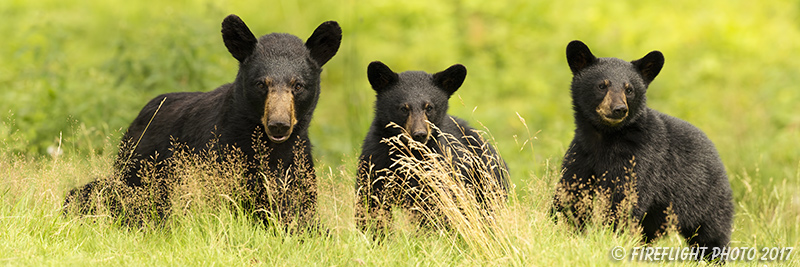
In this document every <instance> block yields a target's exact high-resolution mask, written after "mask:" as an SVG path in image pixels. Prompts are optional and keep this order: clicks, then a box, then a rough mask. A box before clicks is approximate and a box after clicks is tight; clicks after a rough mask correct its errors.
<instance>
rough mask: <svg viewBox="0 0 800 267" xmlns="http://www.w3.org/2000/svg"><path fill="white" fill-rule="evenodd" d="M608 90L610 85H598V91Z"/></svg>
mask: <svg viewBox="0 0 800 267" xmlns="http://www.w3.org/2000/svg"><path fill="white" fill-rule="evenodd" d="M606 88H608V85H607V84H606V83H605V82H604V83H601V84H598V85H597V89H600V90H605V89H606Z"/></svg>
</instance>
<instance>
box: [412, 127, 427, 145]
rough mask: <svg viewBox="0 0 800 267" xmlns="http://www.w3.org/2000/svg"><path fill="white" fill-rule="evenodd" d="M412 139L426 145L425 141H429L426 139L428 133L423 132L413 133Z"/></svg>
mask: <svg viewBox="0 0 800 267" xmlns="http://www.w3.org/2000/svg"><path fill="white" fill-rule="evenodd" d="M411 138H413V139H414V141H417V142H420V143H424V142H425V141H427V140H425V139H427V138H428V132H426V131H422V130H420V131H414V132H413V133H411Z"/></svg>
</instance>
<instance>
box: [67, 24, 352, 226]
mask: <svg viewBox="0 0 800 267" xmlns="http://www.w3.org/2000/svg"><path fill="white" fill-rule="evenodd" d="M222 38H223V41H224V43H225V46H226V47H227V48H228V51H229V52H230V53H231V55H232V56H233V57H234V58H235V59H237V60H238V61H239V71H238V74H237V75H236V79H235V80H234V82H233V83H230V84H225V85H222V86H220V87H219V88H217V89H216V90H213V91H210V92H181V93H168V94H164V95H160V96H158V97H156V98H154V99H153V100H151V101H150V102H149V103H147V105H145V107H144V108H143V109H142V111H141V112H140V113H139V115H138V116H137V117H136V119H134V121H133V122H132V123H131V125H130V127H128V130H127V132H126V133H125V135H124V136H123V137H122V141H121V143H122V144H121V146H120V153H119V155H118V158H117V160H116V163H115V171H116V173H117V174H116V175H115V176H116V177H114V178H112V179H118V181H120V183H124V185H126V186H127V188H129V189H132V190H134V191H135V190H136V189H138V188H142V187H143V186H144V185H146V184H147V183H148V182H147V181H144V180H143V179H142V175H143V173H142V171H143V169H144V168H145V167H144V166H145V165H146V164H148V163H149V164H150V165H154V166H155V168H154V169H155V174H154V175H151V176H155V177H156V178H153V177H149V178H148V181H153V182H155V183H161V182H164V183H167V182H170V180H172V179H175V178H173V177H170V174H169V172H170V169H171V167H170V163H169V162H170V160H171V159H172V158H173V156H174V154H175V153H177V151H190V152H192V153H203V152H207V151H209V150H212V149H213V150H221V149H228V150H233V151H239V152H240V153H241V155H243V158H244V161H245V164H244V165H245V167H244V169H245V173H246V175H245V180H246V181H245V182H244V183H246V185H244V187H245V188H246V190H247V191H248V192H247V193H249V194H250V201H249V202H248V203H246V204H247V206H250V208H251V210H259V209H261V210H277V211H278V213H280V214H277V216H280V217H282V218H284V219H286V218H288V217H294V216H299V217H301V219H309V218H313V216H314V215H315V211H316V194H317V192H316V176H315V173H314V167H313V160H312V158H311V144H310V142H309V138H308V126H309V123H310V122H311V117H312V114H313V112H314V109H315V107H316V105H317V100H318V99H319V94H320V74H321V72H322V66H323V65H324V64H325V63H326V62H328V60H330V59H331V58H332V57H333V56H334V55H335V54H336V52H337V51H338V49H339V45H340V43H341V38H342V31H341V28H340V27H339V25H338V23H336V22H335V21H327V22H324V23H322V24H321V25H320V26H319V27H317V29H316V30H314V33H313V34H311V36H310V37H309V38H308V40H306V41H305V43H304V42H303V41H302V40H301V39H300V38H297V37H296V36H294V35H291V34H285V33H272V34H268V35H264V36H262V37H260V38H256V37H255V36H254V35H253V33H252V32H251V31H250V29H249V28H248V27H247V25H245V23H244V22H243V21H242V20H241V19H240V18H239V17H238V16H236V15H229V16H227V17H226V18H225V19H224V20H223V21H222ZM212 141H213V142H212ZM266 154H268V155H267V156H264V155H266ZM225 159H226V158H225V157H220V159H219V161H220V163H225V162H224V161H225ZM285 176H294V177H291V178H287V177H285ZM283 181H287V182H286V183H288V184H282V185H279V187H281V188H289V189H290V191H292V192H291V193H292V194H295V196H293V198H294V199H295V200H296V201H277V200H274V199H272V200H271V199H269V197H270V196H271V195H270V194H269V192H264V191H265V190H266V188H267V186H265V185H264V184H265V183H273V184H274V183H281V182H283ZM102 186H107V185H105V184H104V183H102V182H100V181H94V182H91V183H89V184H87V185H85V186H83V187H82V188H77V189H74V190H72V191H71V192H70V193H69V194H68V196H67V198H66V200H65V203H66V204H65V205H70V204H71V203H73V202H78V204H77V205H76V206H77V207H78V209H80V210H82V211H83V212H88V210H87V204H88V203H87V201H88V199H89V196H90V194H92V192H94V191H100V188H98V187H102ZM163 187H164V185H159V186H156V187H154V188H156V190H160V191H161V193H159V194H160V196H161V197H159V199H156V200H155V201H157V202H158V201H160V202H164V201H165V200H164V199H163V198H164V197H166V192H165V191H168V189H165V188H163ZM277 202H280V203H277ZM276 206H277V207H276ZM167 209H168V208H167ZM166 212H168V210H166V211H165V210H163V209H162V210H159V213H166ZM160 215H162V216H163V215H164V214H160ZM273 215H276V214H273ZM264 216H265V215H259V217H262V218H264V219H265V220H266V218H265V217H264Z"/></svg>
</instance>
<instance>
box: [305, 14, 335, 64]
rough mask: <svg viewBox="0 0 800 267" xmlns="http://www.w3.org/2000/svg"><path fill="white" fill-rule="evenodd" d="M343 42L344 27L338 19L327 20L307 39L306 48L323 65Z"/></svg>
mask: <svg viewBox="0 0 800 267" xmlns="http://www.w3.org/2000/svg"><path fill="white" fill-rule="evenodd" d="M341 43H342V28H340V27H339V23H336V21H332V20H331V21H326V22H323V23H322V24H320V25H319V27H317V29H316V30H314V33H312V34H311V37H308V40H306V48H308V51H309V52H311V58H313V59H314V61H316V62H317V64H319V66H320V67H321V66H322V65H325V63H327V62H328V60H330V59H331V58H332V57H333V56H334V55H336V51H339V44H341Z"/></svg>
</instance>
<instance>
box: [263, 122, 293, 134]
mask: <svg viewBox="0 0 800 267" xmlns="http://www.w3.org/2000/svg"><path fill="white" fill-rule="evenodd" d="M267 128H269V133H270V134H271V135H286V134H287V133H288V132H289V128H291V126H290V125H289V123H286V122H283V121H271V122H269V125H267Z"/></svg>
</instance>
